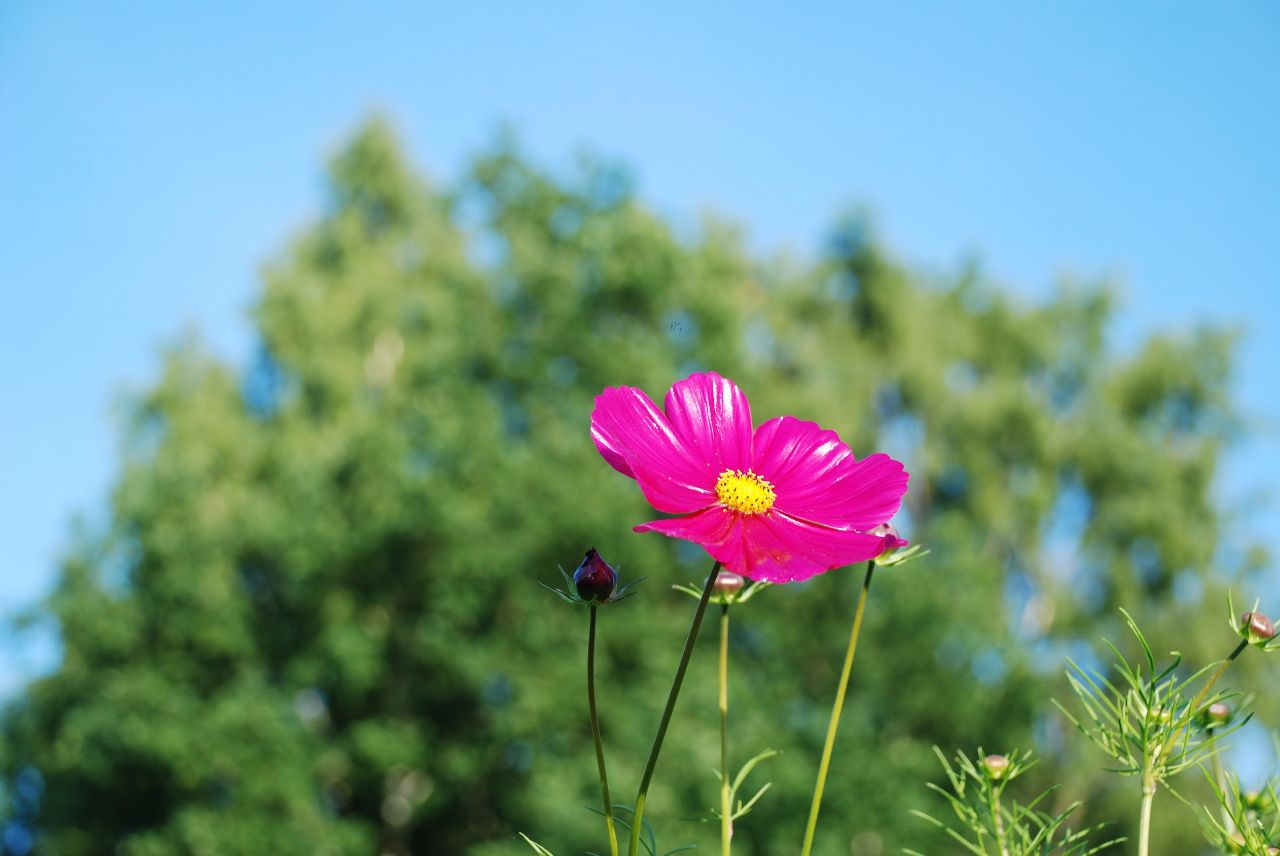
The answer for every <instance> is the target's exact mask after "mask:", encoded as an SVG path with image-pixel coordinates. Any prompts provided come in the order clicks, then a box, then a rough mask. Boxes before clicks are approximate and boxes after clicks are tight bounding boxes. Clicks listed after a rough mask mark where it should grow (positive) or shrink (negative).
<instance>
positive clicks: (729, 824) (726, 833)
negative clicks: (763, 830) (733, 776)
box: [720, 601, 733, 856]
mask: <svg viewBox="0 0 1280 856" xmlns="http://www.w3.org/2000/svg"><path fill="white" fill-rule="evenodd" d="M732 840H733V802H732V796H731V794H730V788H729V603H728V601H726V602H724V603H722V604H720V856H729V851H730V850H731V848H732V844H731V843H730V842H732Z"/></svg>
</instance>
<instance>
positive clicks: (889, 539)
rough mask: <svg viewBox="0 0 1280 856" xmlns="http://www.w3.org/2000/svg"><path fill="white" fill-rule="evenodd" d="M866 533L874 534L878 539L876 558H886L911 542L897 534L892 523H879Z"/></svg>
mask: <svg viewBox="0 0 1280 856" xmlns="http://www.w3.org/2000/svg"><path fill="white" fill-rule="evenodd" d="M867 534H868V535H875V536H876V537H877V538H879V539H880V555H879V556H877V557H876V558H878V559H887V558H889V557H890V556H892V555H893V554H894V553H896V552H898V551H899V550H900V549H902V548H903V547H905V546H907V545H908V544H909V543H911V542H910V541H908V540H906V539H905V538H901V537H899V536H898V530H897V529H894V528H893V524H892V523H881V524H880V525H879V526H876V527H875V528H873V529H871V531H869V532H868V533H867Z"/></svg>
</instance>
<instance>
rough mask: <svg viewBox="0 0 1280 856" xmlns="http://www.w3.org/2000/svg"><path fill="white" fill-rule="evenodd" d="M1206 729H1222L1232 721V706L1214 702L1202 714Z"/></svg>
mask: <svg viewBox="0 0 1280 856" xmlns="http://www.w3.org/2000/svg"><path fill="white" fill-rule="evenodd" d="M1201 716H1202V717H1203V722H1204V727H1205V728H1221V727H1222V726H1224V725H1226V724H1227V722H1228V721H1229V720H1230V719H1231V706H1230V705H1228V704H1227V703H1226V702H1221V701H1219V702H1214V703H1213V704H1211V705H1209V706H1208V707H1206V708H1205V709H1204V711H1203V712H1202V713H1201Z"/></svg>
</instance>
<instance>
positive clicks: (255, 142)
mask: <svg viewBox="0 0 1280 856" xmlns="http://www.w3.org/2000/svg"><path fill="white" fill-rule="evenodd" d="M782 5H783V4H777V5H776V6H775V7H774V8H773V9H772V10H769V9H758V10H757V9H751V8H749V7H750V4H742V3H719V4H716V3H704V4H680V3H649V4H631V5H630V6H628V7H626V8H623V7H622V6H621V4H586V3H582V4H578V5H576V6H575V5H570V4H561V3H550V2H542V3H537V4H532V3H495V4H487V5H486V8H487V12H486V13H485V14H479V13H477V12H476V11H475V10H476V8H477V4H470V3H467V4H464V3H458V4H440V3H418V4H412V5H408V4H406V5H403V6H399V5H394V4H349V5H336V4H324V3H321V4H316V3H301V2H279V3H269V4H268V3H258V4H248V3H243V4H235V3H226V4H173V3H162V2H156V3H120V4H90V3H81V4H70V3H68V4H49V3H37V2H25V1H24V0H9V2H6V3H4V4H2V5H0V319H2V320H3V321H4V325H3V332H2V333H0V402H3V404H2V405H0V541H2V543H3V544H4V551H3V559H2V560H0V611H5V612H8V611H12V610H14V609H17V608H19V607H21V606H23V605H25V604H29V603H31V602H32V601H33V600H34V599H35V598H37V597H39V596H40V595H41V594H42V593H44V592H46V591H47V590H48V588H49V586H50V585H51V582H52V579H53V573H54V567H55V561H56V557H57V555H58V553H59V551H60V550H62V549H64V548H65V546H66V545H67V544H68V543H69V540H70V526H69V521H70V519H71V517H72V515H73V514H77V513H78V514H82V515H85V516H86V517H87V518H88V519H90V520H93V519H94V518H95V516H96V517H101V515H102V513H103V511H102V510H103V507H104V501H105V497H106V491H107V489H108V486H109V484H110V481H111V479H112V475H113V471H114V466H115V460H116V453H115V449H116V445H115V444H116V442H117V437H118V435H117V430H116V429H117V425H116V421H115V417H114V415H113V402H115V401H118V400H119V396H120V394H121V391H122V390H128V389H131V388H132V389H137V388H141V387H142V386H144V385H145V384H146V383H147V382H148V380H149V379H150V378H152V377H154V375H155V371H156V368H157V365H158V360H157V352H158V349H159V348H160V347H161V346H163V344H164V343H165V342H167V341H173V340H175V339H176V338H178V337H180V336H185V335H189V334H190V333H191V331H193V330H195V331H199V334H200V335H201V336H202V337H203V338H204V339H205V340H206V341H207V342H208V343H209V345H210V347H211V348H213V350H215V351H216V352H217V353H219V354H222V355H224V356H225V357H226V358H227V359H230V360H236V361H239V360H243V358H244V357H245V355H246V354H247V353H248V350H249V346H250V343H251V331H250V327H249V323H248V320H247V312H246V310H247V308H248V306H249V305H250V304H251V303H252V301H253V300H254V296H255V290H256V288H257V270H258V269H259V268H260V266H261V265H262V263H263V262H264V261H266V260H267V259H269V258H270V257H271V255H272V254H273V253H275V252H278V251H279V250H280V248H281V247H282V246H283V245H284V243H285V241H286V240H287V239H288V238H289V236H291V235H292V234H295V233H296V232H297V231H298V230H300V229H301V228H302V227H303V226H304V225H305V223H306V221H307V219H308V218H309V217H311V216H313V215H314V213H315V212H316V211H317V208H318V205H319V202H320V197H319V189H320V175H321V168H322V163H323V161H324V159H325V158H326V157H327V156H328V155H329V154H330V153H331V152H332V151H333V150H334V149H335V147H336V146H337V145H339V143H340V142H341V140H342V139H343V138H344V136H345V135H346V134H347V133H348V132H350V130H351V129H352V128H353V127H354V126H355V125H356V124H357V123H358V122H359V121H360V120H361V119H362V118H364V117H365V116H367V115H368V114H369V113H370V112H371V111H373V110H378V111H381V112H383V113H385V114H386V115H388V116H390V117H391V118H392V120H393V121H394V122H395V123H396V124H397V125H398V127H399V128H400V130H401V132H402V135H403V137H404V139H405V141H406V142H407V143H408V145H409V146H410V148H411V151H412V153H413V157H414V159H415V160H416V162H417V163H418V164H419V165H420V166H421V167H422V168H424V169H425V170H426V171H428V172H429V173H432V174H435V175H437V176H440V177H442V178H446V179H447V178H448V177H451V176H454V175H456V174H458V172H459V171H460V169H461V168H462V166H463V164H464V163H465V162H466V158H467V156H468V153H470V152H473V151H474V150H475V149H476V148H477V147H478V146H481V145H483V144H485V143H486V142H487V141H489V140H491V139H492V138H493V136H494V132H495V129H496V127H497V126H498V123H499V122H502V121H509V122H510V123H512V124H513V126H514V127H515V128H516V129H517V130H518V132H519V133H520V135H521V137H522V138H523V140H524V142H525V144H526V146H527V148H528V149H529V150H530V151H532V152H533V153H534V154H535V155H536V156H538V157H539V158H541V159H543V160H544V161H545V162H547V163H548V164H550V165H552V166H563V165H567V164H568V163H570V161H571V158H572V156H573V154H574V153H575V152H577V151H580V150H583V149H590V150H594V151H597V152H600V153H602V154H604V155H606V156H609V157H611V158H617V159H621V160H623V161H625V162H627V163H629V164H630V165H631V166H632V167H633V168H634V170H635V172H636V174H637V176H638V178H639V184H640V188H641V192H642V194H643V196H644V197H645V198H646V199H647V200H648V201H649V202H650V203H651V204H652V205H653V206H655V207H657V208H658V209H659V210H661V211H662V212H663V213H664V214H666V215H668V216H670V217H671V218H673V219H674V220H675V221H677V222H682V223H687V222H691V221H692V220H693V219H694V218H696V217H697V215H698V214H699V213H700V212H701V211H703V210H705V209H707V208H712V209H715V210H717V211H720V212H723V213H726V214H728V215H730V216H732V217H734V218H737V219H738V220H740V221H741V222H743V223H745V224H746V226H747V227H748V229H749V234H750V236H751V240H752V243H753V245H754V246H756V247H757V248H759V249H760V250H762V251H773V250H779V249H786V250H788V251H790V252H794V253H799V254H804V253H809V252H812V251H813V250H814V249H815V248H816V247H817V246H818V245H819V243H820V241H821V239H822V237H823V235H824V230H825V229H826V227H827V226H828V225H829V224H830V223H831V222H832V220H833V218H834V216H835V215H836V214H837V213H838V212H840V211H841V210H842V209H845V208H847V207H848V206H850V205H855V204H865V205H867V206H869V207H870V209H871V210H872V211H873V212H874V213H875V215H876V217H877V220H878V222H879V224H880V226H881V230H882V232H883V234H884V235H885V236H886V238H887V239H888V240H889V242H890V243H891V245H892V246H893V247H894V248H895V249H896V250H897V252H898V253H899V254H900V255H901V256H903V257H904V258H905V259H907V260H909V261H911V262H914V263H917V264H919V265H921V266H924V267H927V268H933V269H939V270H942V269H947V268H951V267H954V266H955V265H956V264H957V263H958V262H959V261H960V260H962V259H964V258H966V257H969V256H970V255H972V254H974V253H977V254H979V255H980V256H981V257H982V258H983V259H984V264H985V266H986V268H987V270H989V271H990V272H992V273H993V274H995V275H996V276H997V277H999V278H1000V279H1002V280H1004V281H1005V282H1007V283H1008V285H1009V286H1010V288H1012V289H1014V290H1016V291H1022V292H1025V293H1026V294H1028V295H1029V296H1031V297H1034V296H1035V295H1037V294H1042V293H1044V292H1045V290H1046V289H1047V288H1048V287H1049V286H1050V284H1051V283H1052V282H1053V281H1054V280H1055V278H1056V277H1058V276H1061V275H1072V276H1076V277H1079V278H1084V279H1094V278H1099V277H1109V278H1113V279H1115V280H1116V281H1117V282H1119V283H1121V285H1122V289H1123V294H1124V295H1125V301H1124V304H1123V312H1122V315H1121V318H1120V320H1119V322H1118V324H1117V329H1116V338H1117V342H1118V343H1119V344H1120V345H1121V346H1125V345H1126V344H1131V343H1132V342H1134V341H1136V340H1137V337H1138V336H1140V335H1141V334H1142V333H1144V332H1149V331H1151V330H1155V329H1161V328H1174V329H1188V328H1190V327H1191V326H1192V325H1194V324H1197V323H1199V322H1202V321H1213V322H1218V323H1222V324H1226V325H1230V326H1233V327H1236V328H1238V329H1240V330H1241V331H1242V333H1243V334H1244V336H1245V338H1244V339H1243V341H1242V343H1241V347H1240V352H1239V356H1240V372H1239V380H1238V384H1237V390H1236V391H1237V394H1238V399H1239V401H1240V403H1241V405H1242V407H1243V408H1244V410H1245V413H1246V415H1247V416H1249V417H1250V418H1251V419H1252V420H1253V423H1254V428H1255V437H1254V438H1253V439H1252V440H1251V441H1249V442H1248V443H1247V444H1245V445H1244V446H1242V447H1241V448H1240V449H1239V450H1238V451H1237V452H1236V453H1235V455H1234V456H1233V458H1232V460H1231V461H1230V464H1229V467H1228V468H1227V471H1226V473H1225V475H1224V478H1223V480H1222V484H1221V485H1220V490H1219V492H1220V496H1221V498H1222V501H1223V503H1224V505H1225V506H1227V507H1229V508H1232V509H1234V510H1237V511H1239V512H1241V515H1242V516H1241V524H1240V525H1241V531H1242V533H1244V534H1249V533H1252V534H1253V535H1255V536H1258V537H1265V538H1268V539H1269V540H1270V543H1271V544H1272V545H1273V547H1276V548H1280V536H1277V535H1276V534H1275V533H1278V532H1280V511H1278V510H1277V508H1276V507H1275V506H1274V505H1272V506H1269V507H1260V506H1259V505H1258V503H1257V494H1258V492H1259V491H1265V490H1268V489H1269V483H1271V482H1274V480H1275V478H1276V475H1277V474H1278V473H1280V442H1278V441H1277V433H1276V432H1277V426H1280V396H1278V395H1277V393H1278V392H1280V384H1277V383H1276V381H1275V380H1274V379H1273V375H1272V372H1273V370H1274V367H1276V366H1277V365H1280V345H1278V344H1277V342H1278V340H1280V337H1278V336H1277V335H1276V331H1277V330H1280V257H1278V255H1277V250H1278V249H1280V240H1277V239H1278V238H1280V4H1275V3H1264V2H1257V3H1249V2H1236V3H1231V4H1213V5H1210V4H1169V3H1126V4H1114V3H1105V2H1094V3H1089V2H1076V3H1070V4H1052V7H1051V4H1020V3H1019V4H1015V3H1007V4H1004V3H995V2H992V3H983V4H950V3H932V4H930V3H919V4H911V3H908V4H882V5H880V6H865V5H864V6H855V5H853V4H835V3H830V4H826V3H805V4H787V5H788V6H789V7H791V8H790V9H789V10H788V11H787V12H785V13H784V12H782V11H780V9H781V6H782ZM641 6H643V9H642V8H641ZM695 7H696V8H695ZM1277 552H1280V549H1278V550H1277ZM0 655H2V656H0V693H3V692H4V691H5V690H6V689H9V688H12V687H13V686H14V683H15V681H17V680H18V679H19V676H20V674H21V673H23V672H24V671H29V670H30V669H32V668H35V667H38V665H39V662H40V660H41V658H42V657H44V658H45V659H47V651H46V652H44V653H43V654H42V653H41V651H39V650H37V651H35V652H32V651H30V650H27V651H22V650H20V649H18V648H16V647H14V646H12V645H3V644H0Z"/></svg>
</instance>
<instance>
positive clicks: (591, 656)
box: [587, 603, 618, 856]
mask: <svg viewBox="0 0 1280 856" xmlns="http://www.w3.org/2000/svg"><path fill="white" fill-rule="evenodd" d="M596 610H597V607H596V605H595V604H594V603H593V604H591V623H590V629H589V630H588V631H587V708H588V709H589V710H590V711H591V738H592V739H593V740H594V741H595V744H596V766H597V767H599V769H600V796H601V799H602V801H603V803H604V825H605V829H606V830H607V831H608V833H609V855H610V856H618V833H617V830H616V829H615V828H614V823H613V801H612V800H610V799H609V774H608V772H606V770H605V764H604V742H603V741H602V740H601V739H600V717H599V715H598V713H597V712H596Z"/></svg>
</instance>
